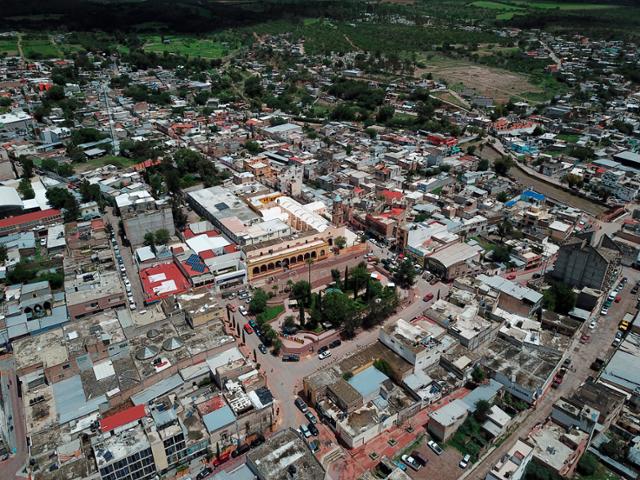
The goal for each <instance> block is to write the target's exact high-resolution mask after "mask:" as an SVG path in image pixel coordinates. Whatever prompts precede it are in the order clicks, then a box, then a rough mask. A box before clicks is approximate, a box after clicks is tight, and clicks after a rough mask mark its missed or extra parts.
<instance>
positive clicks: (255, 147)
mask: <svg viewBox="0 0 640 480" xmlns="http://www.w3.org/2000/svg"><path fill="white" fill-rule="evenodd" d="M244 148H246V149H247V151H248V152H249V153H253V154H256V153H260V152H261V151H262V148H261V147H260V144H259V143H258V142H256V141H255V140H247V141H246V142H244Z"/></svg>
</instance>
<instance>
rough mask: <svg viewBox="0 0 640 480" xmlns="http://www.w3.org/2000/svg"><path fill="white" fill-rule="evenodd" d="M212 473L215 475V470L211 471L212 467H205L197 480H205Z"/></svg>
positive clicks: (197, 476)
mask: <svg viewBox="0 0 640 480" xmlns="http://www.w3.org/2000/svg"><path fill="white" fill-rule="evenodd" d="M212 473H213V470H212V469H211V467H204V468H203V469H202V470H201V471H200V473H198V475H196V480H203V479H204V478H207V477H208V476H209V475H211V474H212Z"/></svg>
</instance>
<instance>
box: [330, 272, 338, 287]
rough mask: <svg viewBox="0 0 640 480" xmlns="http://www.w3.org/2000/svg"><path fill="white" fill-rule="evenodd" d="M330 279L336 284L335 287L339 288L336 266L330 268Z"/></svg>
mask: <svg viewBox="0 0 640 480" xmlns="http://www.w3.org/2000/svg"><path fill="white" fill-rule="evenodd" d="M331 280H333V283H335V284H336V287H338V288H340V270H338V269H337V268H332V269H331Z"/></svg>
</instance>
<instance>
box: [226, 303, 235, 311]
mask: <svg viewBox="0 0 640 480" xmlns="http://www.w3.org/2000/svg"><path fill="white" fill-rule="evenodd" d="M227 308H228V309H229V310H231V311H232V312H235V311H236V310H237V308H236V306H235V305H233V304H231V303H230V304H229V305H227Z"/></svg>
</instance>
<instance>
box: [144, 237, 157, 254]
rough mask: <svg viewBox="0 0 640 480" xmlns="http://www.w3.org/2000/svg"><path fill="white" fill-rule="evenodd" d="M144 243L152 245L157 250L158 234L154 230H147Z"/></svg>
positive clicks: (152, 248)
mask: <svg viewBox="0 0 640 480" xmlns="http://www.w3.org/2000/svg"><path fill="white" fill-rule="evenodd" d="M144 244H145V245H146V246H147V247H151V250H153V251H154V252H155V249H156V236H155V234H154V233H153V232H147V233H145V234H144Z"/></svg>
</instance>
